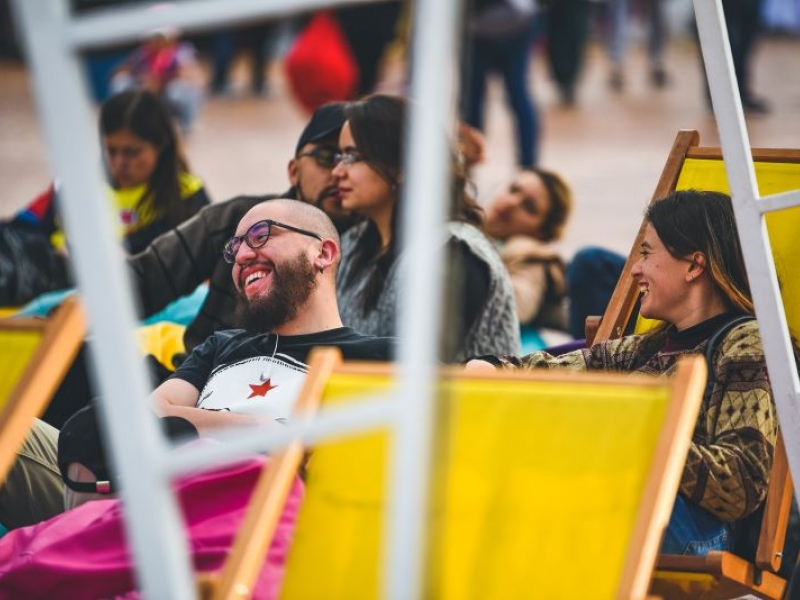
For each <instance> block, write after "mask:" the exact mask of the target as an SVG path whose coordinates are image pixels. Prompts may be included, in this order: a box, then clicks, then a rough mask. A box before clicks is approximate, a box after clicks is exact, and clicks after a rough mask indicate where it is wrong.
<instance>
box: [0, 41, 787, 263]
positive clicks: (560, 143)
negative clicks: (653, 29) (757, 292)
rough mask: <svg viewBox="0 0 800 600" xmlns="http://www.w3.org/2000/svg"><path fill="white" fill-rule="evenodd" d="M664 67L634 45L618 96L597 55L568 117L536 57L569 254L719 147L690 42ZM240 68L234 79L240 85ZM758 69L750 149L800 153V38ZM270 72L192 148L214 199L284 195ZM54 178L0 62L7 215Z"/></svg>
mask: <svg viewBox="0 0 800 600" xmlns="http://www.w3.org/2000/svg"><path fill="white" fill-rule="evenodd" d="M667 60H668V68H669V72H670V75H671V85H670V86H669V87H668V88H666V89H664V90H654V89H652V88H651V87H650V86H649V85H648V81H647V68H646V60H645V56H644V53H643V51H642V50H641V49H640V48H633V51H632V53H631V55H630V58H629V63H628V70H627V75H628V87H627V89H626V90H625V92H624V93H622V94H615V93H613V92H611V91H610V90H609V89H608V87H607V85H606V77H607V63H606V60H605V56H604V55H603V53H602V51H600V50H599V49H598V48H596V47H593V48H591V49H590V52H589V55H588V57H587V62H586V69H585V71H584V77H583V81H582V87H581V89H580V92H579V99H578V105H577V106H576V107H575V108H570V109H567V108H563V107H561V106H560V105H559V104H558V102H557V96H556V93H555V90H554V88H553V86H552V85H551V83H550V81H549V80H548V79H547V76H546V65H545V64H544V63H543V62H542V60H541V58H540V56H538V55H537V57H536V59H535V60H534V63H533V66H532V76H533V79H532V87H533V90H534V93H535V95H536V98H537V101H538V102H539V105H540V110H541V120H542V123H543V139H542V165H543V166H547V167H550V168H554V169H557V170H559V171H561V172H563V173H564V174H565V175H566V176H567V177H568V178H569V180H570V181H571V182H572V184H573V187H574V189H575V193H576V200H577V207H576V211H575V215H574V218H573V219H572V222H571V224H570V226H569V228H568V232H567V235H566V237H565V239H564V241H563V250H564V252H565V254H566V255H568V256H569V255H571V254H572V253H573V252H574V251H575V249H577V248H579V247H581V246H583V245H586V244H599V245H604V246H607V247H610V248H613V249H617V250H619V251H625V252H627V250H628V248H629V245H630V243H631V241H632V240H633V237H634V234H635V231H636V229H637V227H638V224H639V222H640V219H641V212H642V209H643V207H644V205H645V203H646V202H647V200H648V199H649V198H650V195H651V193H652V191H653V189H654V186H655V184H656V181H657V179H658V175H659V173H660V170H661V168H662V166H663V162H664V160H665V158H666V154H667V151H668V150H669V148H670V145H671V143H672V140H673V138H674V136H675V133H676V132H677V131H678V130H679V129H681V128H687V129H698V130H699V131H700V134H701V140H702V141H703V142H704V143H706V144H717V143H718V135H717V131H716V126H715V122H714V120H713V117H712V115H711V114H710V112H709V111H708V110H707V108H706V106H705V102H704V98H703V93H702V88H701V75H700V68H699V59H698V54H697V48H696V46H695V44H694V43H692V42H690V41H676V42H673V44H672V45H671V46H670V49H669V53H668V57H667ZM243 67H244V65H240V66H239V69H238V70H237V72H236V73H235V75H236V77H235V79H234V81H237V78H238V80H239V82H240V83H241V84H242V85H243V81H241V78H242V77H243V76H244V71H245V70H244V68H243ZM754 72H755V74H756V88H757V89H758V91H759V93H761V94H763V95H764V96H766V97H768V98H769V100H770V102H771V103H772V107H773V110H772V112H771V113H770V114H769V115H766V116H759V117H753V118H749V119H748V126H749V135H750V141H751V144H752V145H753V146H761V147H798V146H800V39H797V38H771V39H767V40H765V41H764V43H762V45H761V47H760V48H759V51H758V54H757V56H756V61H755V69H754ZM397 73H398V70H397V69H390V70H389V73H388V75H387V81H386V82H385V84H384V87H385V88H386V89H387V90H390V91H391V90H396V89H399V88H400V83H401V82H400V78H399V76H398V74H397ZM270 75H271V78H270V79H271V87H270V92H269V94H268V95H267V96H265V97H261V98H251V97H245V96H242V97H241V98H234V99H216V98H215V99H210V100H209V101H208V102H207V104H206V105H205V106H204V108H203V111H202V114H201V116H200V118H199V121H198V123H197V127H196V128H195V130H194V132H193V134H192V135H191V137H190V139H189V140H188V144H187V146H188V153H189V157H190V161H191V163H192V166H193V168H194V170H195V172H196V173H198V174H199V175H200V176H201V177H203V178H204V179H205V180H206V182H207V185H208V188H209V191H210V193H211V195H212V197H213V198H214V199H215V200H222V199H225V198H228V197H230V196H232V195H235V194H240V193H257V192H264V193H265V192H277V191H281V190H283V189H285V187H286V183H285V182H286V179H285V163H286V161H287V160H288V158H289V156H290V153H291V152H292V150H293V148H294V144H295V140H296V137H297V135H298V133H299V131H300V129H301V128H302V124H303V121H304V117H303V115H302V114H301V113H300V111H299V110H298V109H297V108H296V106H295V105H294V104H293V102H292V101H291V98H290V97H289V94H288V91H287V89H286V87H285V85H284V82H283V79H282V76H281V72H280V65H279V64H278V63H275V64H274V65H273V66H272V68H271V73H270ZM489 106H490V109H489V110H490V114H489V116H488V125H487V135H488V140H489V143H488V159H487V162H486V163H485V164H484V165H482V166H481V167H480V168H479V169H478V170H477V171H476V174H475V179H476V183H477V184H478V190H479V196H480V198H481V199H482V200H485V199H486V198H487V197H490V196H491V194H492V192H493V191H494V190H495V189H496V188H497V186H498V185H501V184H502V183H503V182H504V181H505V180H506V178H507V177H508V175H509V174H510V173H512V172H513V148H512V139H511V124H510V120H509V116H508V114H507V112H506V110H505V109H504V100H503V92H502V89H501V87H500V86H499V85H497V84H495V86H494V87H493V88H492V90H491V92H490V103H489ZM65 117H68V116H67V115H65ZM49 179H50V172H49V168H48V163H47V156H46V148H45V145H44V143H43V140H42V134H41V130H40V127H39V124H38V121H37V118H36V114H35V106H34V100H33V98H32V93H31V90H30V86H29V81H28V76H27V73H26V72H25V70H24V69H23V68H22V67H20V66H18V65H14V64H10V63H0V183H1V185H0V214H3V215H5V214H8V213H10V212H11V211H13V210H14V209H16V208H17V207H19V206H20V205H22V204H24V203H25V201H26V200H27V199H29V198H31V197H32V196H33V194H35V193H36V192H37V191H38V190H40V189H41V188H43V187H44V186H45V185H46V184H47V182H48V181H49Z"/></svg>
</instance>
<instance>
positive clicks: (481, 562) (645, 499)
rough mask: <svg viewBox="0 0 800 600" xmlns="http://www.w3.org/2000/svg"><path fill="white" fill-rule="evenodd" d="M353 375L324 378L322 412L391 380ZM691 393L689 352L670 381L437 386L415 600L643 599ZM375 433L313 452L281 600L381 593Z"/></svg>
mask: <svg viewBox="0 0 800 600" xmlns="http://www.w3.org/2000/svg"><path fill="white" fill-rule="evenodd" d="M355 370H356V372H350V371H348V365H346V364H345V365H344V366H343V367H342V368H341V369H340V370H338V371H337V372H335V373H334V374H333V375H332V376H331V377H330V378H329V379H328V381H327V384H326V385H325V389H324V395H323V399H324V400H323V401H324V402H325V403H326V404H331V403H336V402H341V401H343V399H345V398H348V397H351V396H352V395H353V394H354V393H358V394H364V393H369V392H374V391H375V390H381V389H385V388H386V387H387V386H389V385H390V376H389V375H388V374H382V375H381V374H363V373H359V372H357V371H358V369H357V368H355ZM678 382H680V383H678ZM690 382H691V383H690ZM704 384H705V365H704V364H703V362H702V359H701V358H699V357H694V358H692V359H689V361H688V362H687V363H685V364H684V365H682V367H681V374H680V376H679V377H678V378H676V379H675V380H673V381H669V380H666V379H664V378H661V379H654V378H641V377H631V376H622V375H609V374H601V375H590V374H586V373H577V374H574V373H567V374H559V373H555V372H547V373H539V374H530V375H529V374H519V373H515V374H498V375H497V376H494V377H486V376H484V377H481V378H475V377H466V376H464V375H463V374H461V375H460V376H457V377H455V378H451V379H447V380H444V381H443V382H442V383H441V385H440V394H439V405H438V407H437V409H438V412H439V414H440V423H441V424H440V427H439V429H438V431H437V433H436V440H437V448H436V452H435V454H436V459H435V464H434V470H433V471H434V473H433V480H434V482H435V483H434V486H433V496H432V497H433V500H432V502H431V520H430V522H429V525H428V527H427V533H428V538H429V544H428V551H427V554H428V556H427V560H426V561H425V564H426V568H427V578H426V591H425V593H424V597H431V598H452V599H453V600H456V599H459V600H461V599H465V598H476V599H477V598H480V599H491V598H503V599H505V598H516V597H535V598H547V599H558V598H594V599H603V598H615V597H624V598H629V597H643V596H644V595H645V592H646V589H647V582H648V580H649V575H650V571H651V569H652V565H653V564H654V560H655V555H656V553H657V549H658V545H659V543H660V537H661V533H662V531H663V528H664V527H665V526H666V523H667V520H668V518H669V513H670V511H671V508H672V503H673V501H674V497H675V493H676V492H677V486H678V481H679V477H680V472H681V469H682V465H683V462H684V460H685V457H686V452H687V448H688V443H689V439H690V437H691V431H692V429H693V427H694V420H695V418H696V414H697V410H698V406H699V401H700V396H701V394H702V388H703V386H704ZM387 438H388V435H387V434H386V433H385V432H384V433H371V434H368V435H360V436H357V437H353V438H348V439H347V440H343V441H335V442H329V443H323V444H320V445H319V446H317V447H316V448H315V449H314V453H313V454H312V457H311V461H310V463H309V465H308V479H307V496H306V499H305V501H304V505H303V508H302V511H301V514H300V520H299V523H298V528H297V531H296V534H295V540H294V544H293V547H292V550H291V552H290V555H289V560H288V566H287V573H286V578H285V582H284V588H283V593H282V596H281V597H282V598H284V599H293V598H303V599H305V598H329V599H337V598H342V599H344V598H347V599H352V598H377V597H380V589H381V588H380V582H381V581H382V573H381V567H382V565H383V556H382V553H383V539H384V538H383V536H384V531H383V526H384V518H385V514H384V511H385V508H386V489H385V486H386V481H387V473H386V456H387V441H388V439H387ZM642 562H644V565H643V564H642ZM622 590H625V591H622Z"/></svg>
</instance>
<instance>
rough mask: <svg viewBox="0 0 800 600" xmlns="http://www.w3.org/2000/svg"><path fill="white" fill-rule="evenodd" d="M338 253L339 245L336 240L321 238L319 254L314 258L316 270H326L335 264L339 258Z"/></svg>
mask: <svg viewBox="0 0 800 600" xmlns="http://www.w3.org/2000/svg"><path fill="white" fill-rule="evenodd" d="M340 254H341V250H339V246H338V244H337V243H336V242H334V241H333V240H332V239H330V238H329V239H325V240H322V246H320V249H319V254H318V255H317V257H316V258H315V259H314V262H315V265H316V267H317V270H319V271H320V272H322V271H325V270H327V269H328V268H329V267H331V266H332V265H335V264H336V262H337V261H338V260H339V255H340Z"/></svg>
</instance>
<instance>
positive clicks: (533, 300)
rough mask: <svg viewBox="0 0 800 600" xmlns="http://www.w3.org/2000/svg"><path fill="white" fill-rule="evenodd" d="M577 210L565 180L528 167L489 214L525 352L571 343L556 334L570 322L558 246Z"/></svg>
mask: <svg viewBox="0 0 800 600" xmlns="http://www.w3.org/2000/svg"><path fill="white" fill-rule="evenodd" d="M572 204H573V198H572V190H571V188H570V186H569V184H568V183H567V182H566V180H565V179H564V178H563V177H562V176H561V175H559V174H558V173H556V172H555V171H550V170H547V169H542V168H538V167H525V168H522V169H520V170H519V171H518V172H517V173H516V174H515V176H514V178H513V179H512V180H511V181H510V182H509V183H508V185H507V186H504V187H503V188H502V189H500V190H499V191H498V193H497V194H496V195H495V196H494V198H493V199H492V201H491V203H490V204H489V206H488V207H487V209H486V224H485V225H486V233H487V235H488V236H489V237H491V238H493V239H494V240H495V242H496V243H497V246H498V249H499V252H500V257H501V258H502V259H503V264H505V266H506V268H507V269H508V273H509V275H510V276H511V283H512V285H513V286H514V298H515V300H516V303H517V316H518V317H519V323H520V325H521V327H522V341H523V352H525V351H527V352H532V351H534V350H541V349H542V348H545V347H546V346H547V345H553V344H554V343H559V342H563V341H565V339H566V335H565V334H563V333H562V334H561V335H560V336H559V335H558V334H557V333H555V332H566V330H567V322H568V302H567V267H566V262H565V261H564V259H563V258H562V257H561V255H560V254H559V253H558V250H557V248H556V244H555V243H556V242H557V241H558V240H559V239H561V236H562V234H563V232H564V227H565V226H566V224H567V219H568V218H569V214H570V212H571V211H572ZM602 308H603V307H600V308H598V309H597V310H601V309H602ZM545 337H547V338H548V339H545ZM559 337H561V338H562V339H560V340H559V339H558V338H559ZM553 338H555V339H553Z"/></svg>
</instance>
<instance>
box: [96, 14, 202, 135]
mask: <svg viewBox="0 0 800 600" xmlns="http://www.w3.org/2000/svg"><path fill="white" fill-rule="evenodd" d="M201 79H202V77H201V75H200V67H199V65H198V62H197V58H196V52H195V48H194V46H193V45H192V44H191V43H190V42H187V41H181V40H180V37H179V32H178V30H176V29H171V28H163V29H157V30H154V31H151V32H150V33H148V34H147V36H146V37H145V40H144V43H142V44H141V45H140V46H139V47H138V48H136V49H135V50H134V51H133V53H131V54H130V55H129V56H128V57H127V58H126V59H125V60H123V61H122V63H121V64H120V65H119V66H117V68H116V69H115V71H114V73H113V75H112V76H111V81H110V84H109V88H110V90H111V93H112V94H115V93H118V92H122V91H127V90H136V89H144V90H149V91H151V92H154V93H155V94H158V95H159V96H161V98H162V99H163V100H164V102H165V103H166V105H167V106H168V107H169V109H170V112H171V113H172V115H173V116H174V117H175V119H176V120H177V122H178V124H179V125H180V126H181V129H182V130H183V132H184V133H187V132H188V131H189V130H190V129H191V127H192V124H193V123H194V119H195V117H196V116H197V111H198V110H199V109H200V104H201V103H202V100H203V87H202V81H201Z"/></svg>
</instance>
